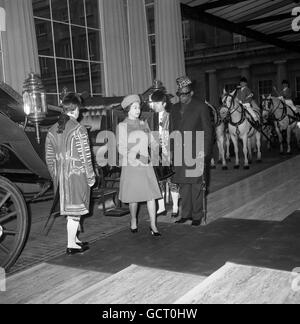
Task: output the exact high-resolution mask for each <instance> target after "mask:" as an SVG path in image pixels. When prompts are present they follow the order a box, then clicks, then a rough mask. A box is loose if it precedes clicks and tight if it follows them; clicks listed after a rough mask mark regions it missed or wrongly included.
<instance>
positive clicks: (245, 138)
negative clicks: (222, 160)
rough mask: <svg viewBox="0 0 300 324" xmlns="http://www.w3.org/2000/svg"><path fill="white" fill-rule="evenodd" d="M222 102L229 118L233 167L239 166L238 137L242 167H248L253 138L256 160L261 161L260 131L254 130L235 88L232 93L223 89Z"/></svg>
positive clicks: (246, 168) (237, 167)
mask: <svg viewBox="0 0 300 324" xmlns="http://www.w3.org/2000/svg"><path fill="white" fill-rule="evenodd" d="M222 102H223V105H224V107H225V108H227V110H228V113H229V115H230V120H229V126H228V128H229V134H230V137H231V140H232V142H233V145H234V151H235V166H234V168H235V169H239V168H240V159H239V139H241V140H242V142H243V152H244V159H245V164H244V169H245V170H248V169H249V160H250V161H251V160H252V147H253V140H255V144H256V148H257V162H261V161H262V160H261V133H260V132H259V131H258V130H256V129H255V128H254V127H253V126H252V125H251V123H250V122H249V120H250V118H251V117H250V115H249V113H248V111H247V110H246V108H245V107H244V106H243V104H242V103H241V102H240V101H239V100H238V98H237V90H235V91H233V92H232V93H227V92H226V91H225V90H224V94H223V98H222Z"/></svg>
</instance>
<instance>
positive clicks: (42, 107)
mask: <svg viewBox="0 0 300 324" xmlns="http://www.w3.org/2000/svg"><path fill="white" fill-rule="evenodd" d="M23 103H24V106H23V109H24V113H25V115H26V118H27V120H28V121H30V122H31V123H33V124H34V126H35V130H36V140H37V142H38V143H39V144H40V142H41V138H40V129H39V125H40V123H41V121H43V120H44V119H45V118H46V115H47V102H46V91H45V88H44V86H43V84H42V81H41V78H40V77H39V76H38V75H36V74H34V73H30V74H29V77H28V78H27V79H26V80H25V82H24V86H23Z"/></svg>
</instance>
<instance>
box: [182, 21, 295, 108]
mask: <svg viewBox="0 0 300 324" xmlns="http://www.w3.org/2000/svg"><path fill="white" fill-rule="evenodd" d="M183 25H184V26H185V28H184V29H183V30H184V36H183V37H184V42H185V61H186V71H187V74H189V75H190V76H191V77H192V78H193V79H194V80H196V81H197V85H196V86H197V92H198V93H200V95H201V96H202V98H203V99H204V98H205V99H207V100H209V101H210V102H211V103H212V104H215V105H218V103H219V98H220V96H221V95H222V93H223V89H224V88H226V89H227V90H233V89H234V88H235V87H236V85H238V84H239V80H240V78H241V76H245V77H247V78H248V80H249V85H250V87H251V89H252V90H253V92H254V94H255V98H256V100H257V101H259V100H260V98H261V96H262V95H264V94H265V95H268V94H271V93H272V94H273V95H276V94H277V93H276V91H275V90H274V87H276V88H277V89H279V90H280V89H281V87H282V85H281V83H282V80H283V79H287V80H288V81H289V82H290V86H291V90H292V93H293V97H294V99H295V100H296V101H297V102H299V101H300V61H299V54H297V53H291V52H288V51H285V50H284V49H280V48H277V47H274V46H272V45H268V44H263V43H259V42H256V41H253V40H250V39H247V38H245V37H244V36H241V35H237V34H232V33H229V32H227V31H224V30H221V29H218V28H215V27H211V26H208V25H205V24H202V23H201V22H198V21H191V20H186V19H184V18H183Z"/></svg>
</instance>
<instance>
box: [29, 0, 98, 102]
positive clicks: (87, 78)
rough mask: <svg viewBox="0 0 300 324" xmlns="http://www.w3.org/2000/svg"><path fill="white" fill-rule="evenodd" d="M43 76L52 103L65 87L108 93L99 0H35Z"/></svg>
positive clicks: (72, 89) (96, 93)
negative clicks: (105, 86) (106, 90)
mask: <svg viewBox="0 0 300 324" xmlns="http://www.w3.org/2000/svg"><path fill="white" fill-rule="evenodd" d="M32 5H33V12H34V20H35V28H36V35H37V43H38V54H39V61H40V67H41V77H42V80H43V83H44V85H45V87H46V90H47V95H48V98H49V103H52V104H56V105H57V104H58V103H59V94H60V93H61V92H62V90H63V88H64V87H66V88H68V90H69V91H75V92H84V91H86V92H89V93H90V95H91V96H97V95H101V96H103V92H104V83H103V82H104V81H103V80H104V77H103V74H104V67H103V55H102V47H101V44H102V43H101V29H100V20H99V19H100V15H99V8H98V1H95V0H32Z"/></svg>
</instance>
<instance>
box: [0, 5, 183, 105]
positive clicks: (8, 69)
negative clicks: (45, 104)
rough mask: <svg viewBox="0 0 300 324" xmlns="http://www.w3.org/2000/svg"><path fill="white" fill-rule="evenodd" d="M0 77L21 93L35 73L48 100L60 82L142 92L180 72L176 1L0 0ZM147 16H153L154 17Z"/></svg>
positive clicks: (94, 91)
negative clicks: (0, 25) (0, 26)
mask: <svg viewBox="0 0 300 324" xmlns="http://www.w3.org/2000/svg"><path fill="white" fill-rule="evenodd" d="M0 8H2V10H4V11H5V13H6V26H7V28H6V31H2V32H0V33H1V53H0V54H1V56H0V58H1V59H0V62H1V63H0V69H1V71H0V81H4V82H6V83H8V84H9V85H11V86H12V87H13V88H14V89H15V90H17V91H18V92H22V85H23V81H24V79H25V78H26V76H27V74H28V73H29V72H36V73H38V74H41V77H42V80H43V82H44V84H45V86H46V90H47V94H48V96H47V98H48V101H49V103H52V104H57V103H58V102H59V93H61V91H62V89H63V88H64V87H67V88H68V89H69V90H70V91H76V92H88V93H89V94H90V95H91V96H93V97H97V96H124V95H127V94H129V93H142V92H144V91H145V90H146V89H148V88H149V86H150V85H151V84H152V82H153V79H155V78H159V79H160V80H162V81H163V82H164V84H165V85H166V87H167V88H168V90H169V91H170V92H172V93H174V92H175V90H176V82H175V80H176V78H177V77H179V76H181V75H183V74H185V64H184V51H183V43H182V29H181V12H180V2H179V1H178V0H164V1H160V0H14V1H11V0H0ZM154 17H155V19H154Z"/></svg>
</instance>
